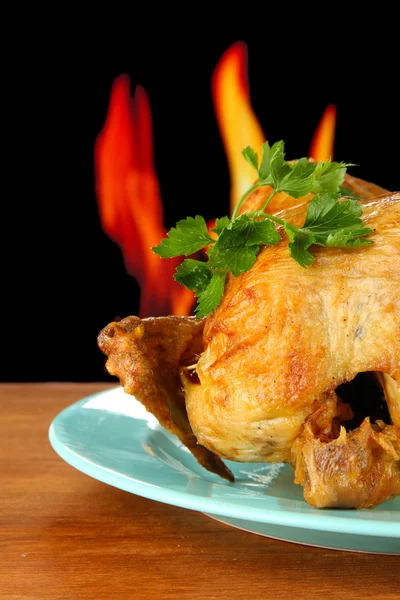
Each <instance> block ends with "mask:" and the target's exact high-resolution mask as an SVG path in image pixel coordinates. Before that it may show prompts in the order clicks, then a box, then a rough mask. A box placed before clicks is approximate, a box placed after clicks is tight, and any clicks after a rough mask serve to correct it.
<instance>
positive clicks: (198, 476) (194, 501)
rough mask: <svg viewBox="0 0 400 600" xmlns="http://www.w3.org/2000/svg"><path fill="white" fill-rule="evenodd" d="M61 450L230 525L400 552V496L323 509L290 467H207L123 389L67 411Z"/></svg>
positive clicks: (86, 466)
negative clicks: (228, 475)
mask: <svg viewBox="0 0 400 600" xmlns="http://www.w3.org/2000/svg"><path fill="white" fill-rule="evenodd" d="M49 436H50V442H51V444H52V446H53V448H54V450H55V451H56V452H57V453H58V454H59V455H60V456H61V457H62V458H63V459H64V460H65V461H66V462H67V463H69V464H70V465H72V466H73V467H75V468H76V469H79V470H80V471H82V472H83V473H86V474H87V475H90V476H91V477H94V478H95V479H98V480H100V481H103V482H104V483H107V484H109V485H112V486H114V487H117V488H120V489H122V490H125V491H127V492H131V493H133V494H138V495H140V496H145V497H147V498H151V499H152V500H158V501H159V502H166V503H168V504H174V505H176V506H182V507H184V508H189V509H192V510H196V511H200V512H203V513H206V514H208V515H210V516H211V515H212V516H214V517H216V518H218V520H220V521H223V522H224V523H227V524H228V525H231V526H234V527H239V528H241V529H245V530H246V531H251V532H253V533H257V534H260V535H266V536H270V537H275V538H279V539H284V540H287V541H291V542H296V543H302V544H307V545H315V546H322V547H326V548H334V549H343V550H353V551H358V552H379V553H391V554H400V498H397V499H396V500H391V501H390V502H386V503H385V504H382V505H381V506H379V507H377V508H375V509H373V510H359V511H351V510H318V509H315V508H313V507H312V506H309V505H308V504H307V503H306V502H305V501H304V499H303V494H302V489H301V487H300V486H298V485H295V484H294V483H293V471H292V469H291V468H290V467H289V466H287V465H282V464H278V465H268V464H255V463H253V464H247V463H233V462H229V461H226V462H227V464H228V466H229V468H230V469H231V470H232V471H233V473H234V475H235V478H236V481H235V483H229V482H227V481H225V480H223V479H221V478H219V477H218V476H216V475H213V474H212V473H209V472H208V471H206V470H205V469H203V468H202V467H201V466H200V465H199V464H198V463H197V461H196V460H195V459H194V458H193V456H192V455H191V454H190V452H189V451H188V450H187V449H186V448H185V447H183V446H182V445H181V443H180V442H179V440H178V439H177V438H175V437H174V436H172V435H171V434H169V433H168V432H167V431H165V430H164V429H163V428H161V427H160V425H159V424H158V422H157V421H156V419H155V418H154V417H153V416H152V415H150V414H149V413H147V412H146V410H145V409H144V407H143V406H142V405H141V404H140V403H139V402H137V401H136V400H135V399H134V398H133V397H132V396H128V395H126V394H125V393H124V392H123V390H122V389H121V388H116V389H112V390H109V391H106V392H102V393H99V394H95V395H93V396H89V397H87V398H84V399H83V400H80V401H79V402H77V403H76V404H73V405H72V406H69V407H68V408H67V409H65V410H64V411H62V412H61V413H60V414H59V415H58V416H57V417H56V418H55V419H54V421H53V423H52V424H51V427H50V431H49Z"/></svg>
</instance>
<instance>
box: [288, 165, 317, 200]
mask: <svg viewBox="0 0 400 600" xmlns="http://www.w3.org/2000/svg"><path fill="white" fill-rule="evenodd" d="M315 168H316V165H315V164H314V163H311V162H308V160H307V159H306V158H301V159H300V160H299V161H297V163H296V164H295V165H294V166H293V168H292V169H291V171H290V172H289V173H288V174H287V175H286V177H285V178H284V179H283V180H282V181H281V184H280V186H279V189H280V190H281V191H282V192H286V193H287V194H289V195H290V196H292V197H293V198H300V196H305V195H306V194H308V192H310V191H311V189H312V187H313V184H314V172H315Z"/></svg>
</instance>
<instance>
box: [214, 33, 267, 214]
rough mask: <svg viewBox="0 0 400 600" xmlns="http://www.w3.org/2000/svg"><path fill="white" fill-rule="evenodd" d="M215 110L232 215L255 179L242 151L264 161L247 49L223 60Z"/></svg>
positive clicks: (235, 48) (239, 46) (239, 47)
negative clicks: (249, 75) (250, 87)
mask: <svg viewBox="0 0 400 600" xmlns="http://www.w3.org/2000/svg"><path fill="white" fill-rule="evenodd" d="M212 93H213V102H214V110H215V115H216V118H217V123H218V127H219V130H220V134H221V137H222V142H223V144H224V148H225V153H226V156H227V159H228V165H229V172H230V178H231V194H230V210H231V213H232V211H233V209H234V207H235V205H236V203H237V202H238V200H239V199H240V198H241V196H242V195H243V194H244V192H245V191H246V190H248V189H249V187H251V186H252V185H253V183H254V181H255V179H256V174H255V171H254V169H252V167H251V166H250V165H249V164H248V163H246V161H245V160H244V159H243V156H242V153H241V152H242V150H243V148H245V147H246V146H251V147H252V148H254V150H255V151H256V152H257V153H258V156H259V159H260V157H261V146H262V144H263V142H264V141H265V139H266V138H265V135H264V133H263V130H262V129H261V126H260V124H259V122H258V120H257V117H256V115H255V114H254V111H253V109H252V106H251V103H250V92H249V85H248V77H247V46H246V44H245V43H243V42H237V43H235V44H233V45H232V46H231V47H230V48H228V50H227V51H226V52H225V53H224V54H223V55H222V57H221V58H220V60H219V62H218V64H217V66H216V68H215V70H214V73H213V78H212Z"/></svg>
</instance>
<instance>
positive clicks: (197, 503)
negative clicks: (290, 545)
mask: <svg viewBox="0 0 400 600" xmlns="http://www.w3.org/2000/svg"><path fill="white" fill-rule="evenodd" d="M121 389H122V388H119V387H116V388H112V389H109V390H103V391H100V392H96V393H94V394H90V395H89V396H86V397H84V398H81V399H80V400H78V401H76V402H74V403H73V404H70V405H69V406H67V407H66V408H64V409H63V410H62V411H60V412H59V413H58V414H57V415H56V416H55V417H54V418H53V420H52V421H51V424H50V426H49V430H48V437H49V441H50V444H51V446H52V448H53V450H54V451H55V452H56V454H58V455H59V456H60V457H61V458H62V459H63V460H64V461H65V462H66V463H67V464H69V465H70V466H72V467H73V468H75V469H76V470H78V471H80V472H82V473H84V474H85V475H88V476H89V477H92V478H93V479H95V480H97V481H101V482H102V483H105V484H107V485H111V486H112V487H115V488H117V489H121V490H123V491H126V492H129V493H132V494H136V495H138V496H143V497H145V498H148V499H150V500H154V501H157V502H162V503H164V504H170V505H173V506H178V507H181V508H186V509H189V510H195V511H198V512H202V513H210V514H213V515H220V516H225V517H230V518H235V519H242V520H246V521H254V522H261V523H271V524H274V525H282V526H287V527H298V528H304V529H315V530H318V531H326V532H329V531H331V532H337V533H343V534H346V535H366V536H372V537H377V536H382V537H394V538H396V537H399V538H400V522H399V523H396V522H391V521H376V520H374V519H371V518H369V519H366V520H363V519H352V518H351V516H343V512H344V511H341V510H338V516H333V515H331V514H324V513H323V510H324V509H314V510H315V511H321V512H320V513H318V514H316V513H315V512H313V513H309V514H307V513H301V512H291V511H290V509H288V508H282V509H281V510H278V511H277V510H271V509H268V508H267V509H262V508H256V507H251V508H250V507H246V506H244V505H242V504H234V503H232V504H230V503H227V502H226V501H221V500H219V499H216V498H211V497H203V496H199V495H196V494H194V493H192V492H186V491H178V490H173V489H170V488H167V487H164V486H162V485H160V486H157V485H154V484H153V483H148V482H145V481H142V480H140V479H135V478H134V477H132V476H127V475H124V474H123V473H120V472H118V471H114V470H112V469H108V468H107V467H102V466H100V465H98V464H96V463H94V462H92V461H90V460H89V459H86V458H84V457H82V456H80V455H79V454H78V453H76V452H74V451H73V450H71V449H70V448H69V447H68V446H67V445H66V444H64V442H62V441H60V440H59V439H58V436H57V433H56V428H57V425H58V423H59V422H61V421H62V419H63V417H64V416H65V414H69V413H70V412H72V411H73V410H76V409H78V408H82V407H83V405H84V404H85V403H86V402H88V401H89V400H92V399H93V398H95V397H98V396H105V395H108V396H112V395H114V394H115V393H116V392H119V393H120V390H121ZM135 400H136V399H135ZM136 401H137V400H136ZM129 418H131V419H132V418H133V420H136V421H139V419H135V418H134V417H129ZM312 508H313V507H312ZM244 511H245V514H244ZM250 513H251V514H250ZM377 529H379V531H377Z"/></svg>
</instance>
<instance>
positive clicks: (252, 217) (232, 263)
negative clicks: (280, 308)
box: [153, 141, 372, 318]
mask: <svg viewBox="0 0 400 600" xmlns="http://www.w3.org/2000/svg"><path fill="white" fill-rule="evenodd" d="M242 154H243V157H244V158H245V160H246V161H247V162H248V163H249V164H250V165H251V166H252V167H253V168H254V169H255V171H257V174H258V180H257V181H256V182H255V183H254V184H253V185H252V186H251V187H250V188H249V189H248V190H247V191H246V192H245V193H244V194H243V195H242V197H241V198H240V200H239V201H238V203H237V205H236V206H235V208H234V211H233V213H232V218H229V217H226V216H225V217H222V218H220V219H216V221H215V227H214V228H213V229H212V232H213V233H214V234H216V236H217V237H216V239H213V238H212V237H211V236H210V234H209V232H208V230H207V225H206V222H205V220H204V219H203V217H200V216H196V217H195V218H193V217H188V218H187V219H185V220H183V221H179V222H178V223H177V225H176V228H172V229H171V230H170V231H169V232H168V234H167V237H166V238H165V239H164V240H162V241H161V242H160V244H159V245H158V246H155V247H154V248H153V251H154V252H155V253H156V254H159V255H160V256H162V257H164V258H172V257H174V256H182V255H185V256H189V255H190V254H193V253H195V252H197V251H199V250H201V249H205V248H208V249H207V257H208V260H207V261H199V260H194V259H191V258H189V259H187V260H185V261H183V263H182V264H181V265H180V266H179V267H178V268H177V270H176V273H175V276H174V277H175V280H176V281H177V282H178V283H180V284H182V285H184V286H185V287H187V288H188V289H190V290H193V291H194V292H195V293H196V295H197V297H198V305H197V308H196V316H197V317H199V318H200V317H204V316H206V315H208V314H209V313H210V312H211V311H213V310H214V309H215V308H217V306H218V305H219V303H220V301H221V298H222V296H223V293H224V286H225V281H226V277H227V275H228V273H232V275H234V276H235V277H237V276H238V275H240V273H243V272H246V271H248V270H249V269H250V268H251V267H252V265H253V264H254V262H255V261H256V259H257V255H258V253H259V251H260V247H261V246H263V245H265V244H269V245H273V244H276V243H278V242H279V241H280V240H281V236H280V235H279V233H278V232H277V231H276V229H275V226H276V223H279V224H280V225H283V227H284V230H285V232H286V234H287V236H288V238H289V243H288V250H289V254H290V256H291V257H292V258H293V259H294V260H296V261H297V262H298V263H299V264H300V265H301V266H302V267H308V266H310V265H312V264H313V261H314V256H313V255H312V253H311V252H310V251H309V248H310V246H312V245H313V244H317V245H320V246H325V247H340V248H357V247H360V246H366V245H369V244H371V243H372V241H371V240H368V239H365V238H366V236H368V235H369V234H370V233H371V232H372V230H371V229H369V228H368V227H366V226H365V224H364V223H363V221H362V219H361V216H362V206H361V205H360V204H358V202H356V201H355V200H354V198H355V197H356V196H355V194H354V193H353V192H352V191H351V190H349V189H348V188H345V187H343V186H342V183H343V181H344V176H345V172H346V169H347V167H349V166H352V165H349V164H346V163H338V162H332V161H331V160H330V159H329V160H326V161H321V162H319V163H313V162H311V161H309V160H308V159H307V158H301V159H300V160H298V161H297V162H295V163H289V162H287V161H286V160H285V147H284V143H283V141H279V142H276V143H275V144H273V145H272V146H270V145H269V143H268V142H265V143H264V144H263V145H262V155H261V162H260V164H259V157H258V155H257V153H256V152H255V150H254V149H253V148H251V147H250V146H248V147H247V148H245V149H244V150H243V152H242ZM267 185H268V186H271V188H272V190H271V191H270V193H269V194H267V197H266V199H265V200H264V203H263V204H262V206H261V207H260V208H259V209H258V210H256V211H252V212H249V213H245V214H243V215H240V216H238V214H239V211H240V207H241V206H242V204H243V202H244V201H245V200H246V198H247V197H248V196H249V194H250V193H251V192H253V191H254V190H256V189H257V188H260V187H263V186H267ZM281 191H283V192H286V193H287V194H289V195H290V196H292V197H293V198H299V197H300V196H305V195H306V194H307V193H309V192H313V193H315V194H317V195H316V196H315V197H314V198H313V199H312V200H311V202H310V203H309V205H308V209H307V214H306V218H305V222H304V225H303V226H302V227H296V226H294V225H292V224H290V223H288V222H287V221H286V220H282V219H281V218H280V217H279V216H278V215H271V214H268V213H267V212H266V209H267V206H268V204H269V202H270V201H271V199H272V198H273V196H274V195H275V194H276V193H277V192H281ZM341 196H342V198H343V196H345V198H346V199H344V200H343V199H341V200H340V197H341ZM214 237H215V236H214Z"/></svg>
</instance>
